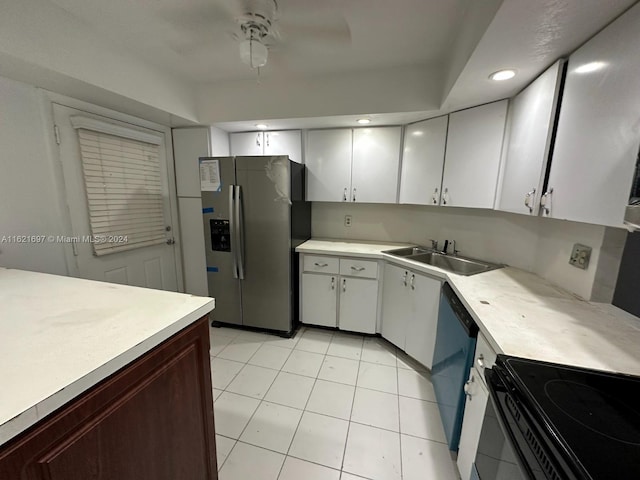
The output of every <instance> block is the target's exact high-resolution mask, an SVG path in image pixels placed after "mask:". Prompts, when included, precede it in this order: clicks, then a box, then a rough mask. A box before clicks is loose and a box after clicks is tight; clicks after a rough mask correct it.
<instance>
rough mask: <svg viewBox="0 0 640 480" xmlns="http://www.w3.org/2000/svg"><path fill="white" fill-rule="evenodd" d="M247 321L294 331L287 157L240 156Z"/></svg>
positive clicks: (250, 324) (260, 326)
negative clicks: (292, 323) (292, 326)
mask: <svg viewBox="0 0 640 480" xmlns="http://www.w3.org/2000/svg"><path fill="white" fill-rule="evenodd" d="M236 183H237V184H238V186H239V187H240V198H241V202H242V205H241V211H240V217H243V220H242V221H241V222H240V228H241V232H240V236H241V237H243V238H244V251H243V254H244V255H243V258H242V265H241V268H242V271H243V274H244V280H242V302H243V303H242V313H243V325H245V326H250V327H258V328H265V329H270V330H280V331H285V332H288V331H290V330H291V322H292V316H291V313H292V312H291V308H292V307H291V305H292V303H291V295H292V293H291V278H290V261H291V223H290V218H291V202H290V190H291V185H290V183H291V179H290V167H289V159H288V158H287V157H236Z"/></svg>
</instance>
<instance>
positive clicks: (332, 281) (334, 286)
mask: <svg viewBox="0 0 640 480" xmlns="http://www.w3.org/2000/svg"><path fill="white" fill-rule="evenodd" d="M335 289H336V277H331V290H335Z"/></svg>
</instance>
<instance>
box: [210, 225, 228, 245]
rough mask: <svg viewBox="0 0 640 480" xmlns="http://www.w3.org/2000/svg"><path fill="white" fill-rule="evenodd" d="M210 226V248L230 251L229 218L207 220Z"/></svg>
mask: <svg viewBox="0 0 640 480" xmlns="http://www.w3.org/2000/svg"><path fill="white" fill-rule="evenodd" d="M209 225H210V227H211V249H212V250H214V251H217V252H230V251H231V236H230V233H229V220H209Z"/></svg>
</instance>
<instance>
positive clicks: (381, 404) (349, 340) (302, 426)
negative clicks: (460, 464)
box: [211, 327, 459, 480]
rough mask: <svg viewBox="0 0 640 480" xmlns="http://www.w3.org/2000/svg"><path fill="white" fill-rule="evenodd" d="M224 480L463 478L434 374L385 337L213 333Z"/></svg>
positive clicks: (218, 440)
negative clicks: (453, 454)
mask: <svg viewBox="0 0 640 480" xmlns="http://www.w3.org/2000/svg"><path fill="white" fill-rule="evenodd" d="M211 368H212V375H213V387H214V399H215V403H214V412H215V421H216V445H217V450H218V469H219V477H220V480H248V479H251V480H362V479H369V480H401V479H404V480H414V479H415V480H457V479H459V475H458V471H457V468H456V466H455V462H454V461H453V460H452V457H451V453H450V452H449V449H448V448H447V445H446V444H445V443H444V442H445V436H444V431H443V429H442V423H441V421H440V417H439V414H438V407H437V405H436V404H435V403H434V401H435V395H434V392H433V387H432V385H431V381H430V380H429V374H428V373H427V372H426V371H425V369H424V368H423V367H422V366H420V365H419V364H417V363H415V362H413V361H412V360H411V359H410V358H408V357H407V356H406V355H405V354H404V353H403V352H401V351H398V350H397V349H396V348H395V347H393V346H392V345H391V344H389V343H388V342H386V341H385V340H383V339H380V338H375V337H362V336H359V335H352V334H347V333H343V332H333V331H327V330H322V329H317V328H312V327H302V328H300V329H299V330H298V332H297V334H296V336H295V337H294V338H291V339H282V338H279V337H274V336H271V335H265V334H261V333H254V332H247V331H243V330H235V329H229V328H212V329H211Z"/></svg>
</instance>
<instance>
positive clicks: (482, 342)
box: [473, 333, 496, 380]
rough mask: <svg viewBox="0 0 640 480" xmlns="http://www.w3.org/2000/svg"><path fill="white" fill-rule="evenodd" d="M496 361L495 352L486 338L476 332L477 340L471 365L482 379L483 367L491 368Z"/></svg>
mask: <svg viewBox="0 0 640 480" xmlns="http://www.w3.org/2000/svg"><path fill="white" fill-rule="evenodd" d="M494 363H496V352H494V351H493V348H491V345H489V342H488V341H487V339H486V338H485V337H484V335H482V333H478V342H477V343H476V354H475V356H474V360H473V366H474V367H476V369H477V370H478V373H479V374H480V377H481V378H482V379H483V380H484V369H485V368H491V367H492V366H493V364H494Z"/></svg>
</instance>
